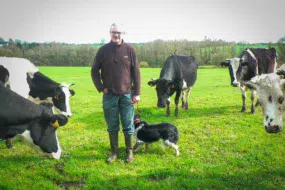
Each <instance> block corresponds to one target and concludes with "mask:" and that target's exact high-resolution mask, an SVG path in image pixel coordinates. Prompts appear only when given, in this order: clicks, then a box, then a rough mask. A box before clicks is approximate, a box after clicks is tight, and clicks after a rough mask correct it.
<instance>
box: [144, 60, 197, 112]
mask: <svg viewBox="0 0 285 190" xmlns="http://www.w3.org/2000/svg"><path fill="white" fill-rule="evenodd" d="M197 68H198V65H197V63H196V60H195V57H194V56H186V55H172V56H170V57H168V58H167V60H166V61H165V63H164V66H163V68H162V69H161V72H160V77H159V79H156V80H155V79H152V81H149V82H148V84H149V85H150V86H155V85H156V92H157V98H158V101H157V106H158V107H165V106H167V108H166V116H169V115H170V109H169V104H170V97H171V96H172V95H173V94H174V93H175V92H176V96H175V106H176V107H175V116H176V117H177V116H178V103H179V98H180V95H181V93H182V97H181V100H182V108H184V109H188V99H189V95H190V92H191V89H192V86H193V85H194V84H195V82H196V79H197ZM184 90H186V97H185V98H186V100H184V93H183V91H184Z"/></svg>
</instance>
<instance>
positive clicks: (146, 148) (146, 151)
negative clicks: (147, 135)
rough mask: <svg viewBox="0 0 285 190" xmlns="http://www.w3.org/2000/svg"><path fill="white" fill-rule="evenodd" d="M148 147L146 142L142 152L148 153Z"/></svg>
mask: <svg viewBox="0 0 285 190" xmlns="http://www.w3.org/2000/svg"><path fill="white" fill-rule="evenodd" d="M148 147H149V144H148V143H145V149H144V152H145V153H148Z"/></svg>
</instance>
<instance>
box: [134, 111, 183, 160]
mask: <svg viewBox="0 0 285 190" xmlns="http://www.w3.org/2000/svg"><path fill="white" fill-rule="evenodd" d="M134 125H135V132H134V136H135V138H136V144H135V146H134V151H137V150H138V149H139V147H140V146H142V145H143V144H145V145H146V147H145V152H148V145H149V144H151V143H153V142H156V141H159V140H160V139H162V141H163V144H164V145H166V146H167V145H168V146H171V147H172V148H174V149H175V150H176V156H179V147H178V145H177V144H176V143H177V142H178V136H179V135H178V129H177V127H176V126H175V125H172V124H171V123H158V124H152V125H150V124H148V123H147V122H145V121H141V119H140V115H139V114H136V115H135V118H134Z"/></svg>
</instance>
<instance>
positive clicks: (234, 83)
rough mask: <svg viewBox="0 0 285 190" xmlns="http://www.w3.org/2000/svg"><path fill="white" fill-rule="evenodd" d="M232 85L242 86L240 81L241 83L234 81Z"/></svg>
mask: <svg viewBox="0 0 285 190" xmlns="http://www.w3.org/2000/svg"><path fill="white" fill-rule="evenodd" d="M232 86H233V87H239V86H240V83H239V82H233V83H232Z"/></svg>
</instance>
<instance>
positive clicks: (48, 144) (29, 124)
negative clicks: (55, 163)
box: [0, 82, 67, 159]
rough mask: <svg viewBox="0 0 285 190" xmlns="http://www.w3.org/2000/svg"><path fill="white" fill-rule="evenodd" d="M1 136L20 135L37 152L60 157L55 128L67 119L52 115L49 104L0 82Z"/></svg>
mask: <svg viewBox="0 0 285 190" xmlns="http://www.w3.org/2000/svg"><path fill="white" fill-rule="evenodd" d="M0 105H1V106H0V138H13V137H17V138H20V139H21V140H22V141H23V142H24V143H26V144H27V145H28V146H30V147H31V148H32V149H34V150H35V151H36V152H38V153H40V154H42V155H47V156H49V157H53V158H56V159H59V158H60V155H61V148H60V146H59V142H58V138H57V134H56V129H57V127H59V126H63V125H65V124H66V123H67V117H66V116H64V115H54V114H53V113H52V109H51V107H52V104H48V103H45V105H38V104H35V103H33V102H31V101H29V100H27V99H25V98H23V97H22V96H20V95H19V94H17V93H15V92H13V91H12V90H10V89H8V88H5V87H4V85H3V84H2V82H0Z"/></svg>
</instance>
